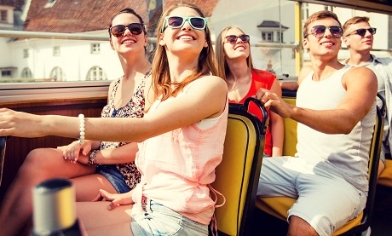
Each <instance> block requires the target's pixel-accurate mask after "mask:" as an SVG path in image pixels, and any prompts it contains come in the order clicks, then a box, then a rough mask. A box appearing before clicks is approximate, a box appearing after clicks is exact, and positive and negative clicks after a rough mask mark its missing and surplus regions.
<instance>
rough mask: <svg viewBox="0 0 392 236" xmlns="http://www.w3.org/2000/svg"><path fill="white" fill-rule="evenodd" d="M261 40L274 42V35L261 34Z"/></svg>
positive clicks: (271, 33)
mask: <svg viewBox="0 0 392 236" xmlns="http://www.w3.org/2000/svg"><path fill="white" fill-rule="evenodd" d="M261 38H262V39H263V41H266V42H273V41H274V33H273V32H261Z"/></svg>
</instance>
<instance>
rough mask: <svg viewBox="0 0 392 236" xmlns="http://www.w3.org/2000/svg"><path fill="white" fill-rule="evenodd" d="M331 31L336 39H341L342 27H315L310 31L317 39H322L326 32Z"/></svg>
mask: <svg viewBox="0 0 392 236" xmlns="http://www.w3.org/2000/svg"><path fill="white" fill-rule="evenodd" d="M327 28H328V29H329V32H331V34H332V36H333V37H334V38H340V37H342V34H343V29H342V27H340V26H330V27H327V26H325V25H315V26H313V27H312V28H311V29H310V34H311V35H313V36H314V37H316V38H321V37H323V36H324V34H325V31H326V30H327ZM308 35H309V34H305V35H304V37H305V38H306V37H307V36H308Z"/></svg>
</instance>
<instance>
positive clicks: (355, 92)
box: [257, 67, 377, 134]
mask: <svg viewBox="0 0 392 236" xmlns="http://www.w3.org/2000/svg"><path fill="white" fill-rule="evenodd" d="M299 79H300V78H299ZM299 82H301V81H299ZM342 84H343V86H344V87H345V89H346V90H347V93H346V96H345V97H344V99H343V100H342V101H341V103H340V104H339V105H338V106H337V107H336V108H335V109H331V110H311V109H305V108H301V107H296V106H292V105H289V104H287V103H285V102H284V101H283V100H282V99H278V98H277V96H276V95H275V94H273V93H269V92H268V91H264V92H263V91H260V93H258V95H257V97H258V98H259V99H261V101H262V102H264V103H265V106H266V107H267V108H270V109H271V110H273V111H275V112H276V113H278V114H279V115H281V116H282V117H288V118H291V119H293V120H296V121H298V122H301V123H303V124H305V125H307V126H309V127H311V128H313V129H315V130H318V131H320V132H323V133H327V134H348V133H350V132H351V130H352V128H353V127H354V126H355V125H356V124H357V123H358V122H359V121H360V120H361V119H362V118H363V117H364V116H365V115H366V114H367V113H368V112H369V110H370V108H371V107H372V105H373V103H374V101H375V98H376V94H377V79H376V75H375V74H374V73H373V72H372V71H371V70H370V69H368V68H366V67H355V68H351V69H350V70H349V71H347V72H346V73H345V74H344V76H343V78H342ZM325 99H328V98H325ZM336 121H339V122H336Z"/></svg>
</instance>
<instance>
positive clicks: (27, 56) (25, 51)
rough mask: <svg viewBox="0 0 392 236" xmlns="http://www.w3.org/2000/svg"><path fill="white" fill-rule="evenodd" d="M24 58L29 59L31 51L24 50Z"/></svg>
mask: <svg viewBox="0 0 392 236" xmlns="http://www.w3.org/2000/svg"><path fill="white" fill-rule="evenodd" d="M23 58H29V49H23Z"/></svg>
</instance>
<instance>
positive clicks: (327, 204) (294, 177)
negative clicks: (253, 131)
mask: <svg viewBox="0 0 392 236" xmlns="http://www.w3.org/2000/svg"><path fill="white" fill-rule="evenodd" d="M257 195H258V196H259V197H272V196H288V197H292V198H297V201H296V203H294V205H293V206H292V207H291V208H290V209H289V211H288V219H289V218H290V216H292V215H295V216H298V217H300V218H302V219H303V220H305V221H306V222H308V223H309V224H310V225H311V226H312V227H313V228H314V229H315V230H316V231H317V233H318V234H319V235H332V233H333V232H334V231H335V230H337V229H339V228H341V227H342V226H343V225H344V224H345V223H346V222H347V221H349V220H351V219H353V218H355V217H356V216H358V214H359V213H361V211H362V210H363V209H364V208H365V204H366V198H367V196H366V195H367V193H365V192H363V191H360V190H358V189H356V188H355V187H353V186H352V185H351V184H349V183H348V182H347V181H345V180H344V179H343V178H341V177H338V176H334V175H332V174H330V173H328V172H327V171H325V170H323V169H321V168H318V167H316V166H314V165H309V164H308V163H307V162H306V161H305V160H303V159H300V158H294V157H272V158H264V159H263V164H262V167H261V174H260V180H259V185H258V190H257ZM288 219H287V220H288Z"/></svg>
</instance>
